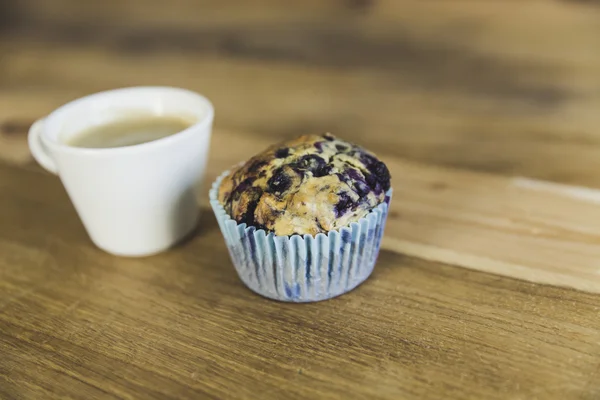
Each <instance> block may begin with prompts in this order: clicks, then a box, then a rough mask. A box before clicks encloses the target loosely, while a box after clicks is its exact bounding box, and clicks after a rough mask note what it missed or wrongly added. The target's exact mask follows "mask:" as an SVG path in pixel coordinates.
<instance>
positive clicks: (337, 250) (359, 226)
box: [209, 171, 392, 302]
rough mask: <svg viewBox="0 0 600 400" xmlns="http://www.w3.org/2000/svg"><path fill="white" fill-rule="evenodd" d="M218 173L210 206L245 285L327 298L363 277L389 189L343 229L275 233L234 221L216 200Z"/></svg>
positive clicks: (272, 293)
mask: <svg viewBox="0 0 600 400" xmlns="http://www.w3.org/2000/svg"><path fill="white" fill-rule="evenodd" d="M228 174H229V171H226V172H224V173H223V174H222V175H221V176H219V177H218V178H217V180H216V181H215V182H214V183H213V185H212V189H211V190H210V193H209V196H210V204H211V206H212V209H213V211H214V213H215V215H216V217H217V221H218V223H219V227H220V228H221V232H222V233H223V236H224V238H225V243H226V244H227V248H228V249H229V254H230V256H231V260H232V262H233V265H234V267H235V269H236V270H237V273H238V275H239V277H240V279H241V280H242V282H244V284H245V285H246V286H248V288H250V289H251V290H253V291H254V292H256V293H258V294H260V295H262V296H265V297H268V298H270V299H274V300H280V301H290V302H311V301H320V300H326V299H330V298H332V297H336V296H339V295H341V294H343V293H346V292H349V291H350V290H352V289H354V288H355V287H357V286H358V285H359V284H361V283H362V282H363V281H364V280H366V279H367V278H368V277H369V275H371V272H373V267H374V266H375V262H376V261H377V256H378V254H379V247H380V245H381V238H382V236H383V231H384V228H385V221H386V217H387V213H388V207H389V202H390V200H391V196H392V189H390V190H389V191H388V192H387V193H386V198H385V202H383V203H382V204H380V205H378V206H377V207H375V208H374V209H373V211H371V213H369V215H367V216H366V217H364V218H362V219H360V220H359V221H358V222H354V223H352V224H350V225H349V226H347V227H343V228H341V229H339V230H337V231H330V232H328V233H327V234H323V233H319V234H317V235H316V236H312V235H304V236H300V235H293V236H277V235H275V234H273V233H272V232H271V233H268V234H267V233H266V232H265V231H264V230H262V229H261V230H256V228H255V227H253V226H250V227H247V226H246V224H245V223H244V224H238V223H237V222H236V221H235V220H233V219H232V218H231V217H230V216H229V215H228V214H227V212H226V211H225V209H224V208H223V206H222V205H221V203H220V202H219V200H218V189H219V186H220V184H221V181H222V180H223V178H224V177H225V176H227V175H228Z"/></svg>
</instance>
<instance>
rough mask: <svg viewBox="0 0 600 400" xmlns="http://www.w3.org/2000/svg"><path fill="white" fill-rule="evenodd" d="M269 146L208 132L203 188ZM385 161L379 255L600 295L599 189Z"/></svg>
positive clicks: (228, 133)
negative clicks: (386, 187)
mask: <svg viewBox="0 0 600 400" xmlns="http://www.w3.org/2000/svg"><path fill="white" fill-rule="evenodd" d="M230 143H236V144H237V145H236V146H235V147H232V146H230V145H229V144H230ZM269 143H270V142H269V140H268V139H264V138H261V137H260V136H255V135H251V134H247V133H244V132H234V131H233V132H232V131H222V130H217V131H215V133H214V138H213V141H212V149H211V160H210V162H209V172H208V182H212V180H213V179H214V178H215V177H216V176H217V175H219V174H220V173H221V172H222V171H224V170H226V169H228V168H229V167H230V166H232V165H234V164H236V163H237V162H239V161H242V160H245V159H247V158H249V157H250V156H251V155H253V154H254V153H256V152H258V151H260V150H262V149H263V148H264V147H266V146H267V145H268V144H269ZM385 161H386V163H387V165H388V167H389V169H390V172H391V174H392V182H393V187H394V188H395V195H394V201H393V204H392V207H391V211H390V217H389V220H388V224H387V226H386V235H385V239H384V242H383V248H385V249H386V250H390V251H393V252H395V253H397V254H400V255H411V256H416V257H419V258H423V259H427V260H431V261H437V262H442V263H447V264H452V265H458V266H462V267H467V268H471V269H476V270H480V271H484V272H491V273H494V274H498V275H504V276H507V277H511V278H517V279H523V280H527V281H531V282H536V283H542V284H551V285H556V286H564V287H571V288H576V289H579V290H584V291H589V292H595V293H600V263H599V261H598V260H600V246H598V245H599V244H600V222H599V221H600V191H598V190H593V189H587V188H578V187H573V186H567V185H556V184H549V183H547V182H543V181H538V180H532V179H526V178H507V177H500V176H494V175H488V174H482V173H474V172H468V171H461V170H455V169H449V168H439V167H431V166H426V165H423V164H418V163H412V162H408V161H406V160H403V159H401V158H398V157H394V158H389V159H385ZM6 179H9V177H8V176H7V177H6ZM207 185H208V183H207ZM205 200H206V199H205ZM11 234H13V233H12V232H11Z"/></svg>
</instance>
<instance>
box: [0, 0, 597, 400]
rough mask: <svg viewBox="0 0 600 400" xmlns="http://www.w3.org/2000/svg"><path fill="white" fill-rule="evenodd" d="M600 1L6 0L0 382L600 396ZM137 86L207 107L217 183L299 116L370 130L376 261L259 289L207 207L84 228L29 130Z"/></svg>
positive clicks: (310, 123)
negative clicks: (182, 235) (136, 229)
mask: <svg viewBox="0 0 600 400" xmlns="http://www.w3.org/2000/svg"><path fill="white" fill-rule="evenodd" d="M599 21H600V6H599V5H598V3H597V2H593V1H573V0H571V1H567V0H563V1H550V0H524V1H519V2H506V1H496V0H484V1H478V2H473V1H467V0H457V1H452V2H448V1H444V0H428V1H416V0H410V1H408V0H402V1H396V0H331V1H321V0H306V1H302V2H284V1H277V0H260V1H257V2H247V1H244V0H230V1H221V0H219V1H216V0H209V1H202V2H197V1H194V0H173V1H171V2H170V3H169V6H168V7H165V3H164V2H162V1H159V0H130V1H127V2H121V1H117V0H108V1H104V2H81V1H76V0H51V1H46V0H19V1H16V0H8V1H4V2H0V398H1V399H11V400H12V399H40V398H43V399H52V398H60V399H86V400H87V399H95V398H102V399H104V398H106V399H138V398H143V399H148V398H149V399H152V398H156V399H196V398H214V399H229V398H231V399H251V398H260V399H265V400H268V399H280V398H282V397H286V398H290V399H305V398H319V399H320V398H323V399H349V398H352V399H354V398H357V399H405V398H406V399H410V398H418V399H440V398H444V399H498V400H500V399H502V400H505V399H508V400H520V399H523V400H525V399H527V400H534V399H540V400H541V399H543V400H547V399H561V400H562V399H577V400H592V399H597V398H600V321H599V319H598V316H599V315H600V308H599V307H600V297H599V296H600V295H599V294H598V293H599V291H600V289H599V288H600V274H599V273H598V271H600V265H599V264H598V261H597V260H598V259H599V257H598V256H599V255H600V254H599V253H600V250H599V246H598V244H599V243H600V237H599V233H600V225H599V224H600V223H599V222H597V221H600V211H599V210H600V204H599V203H600V194H599V192H598V190H599V189H600V174H599V173H598V168H599V167H600V161H599V160H600V158H599V157H598V154H600V133H599V132H600V131H599V129H598V127H599V126H600V117H599V114H598V109H599V108H600V75H599V74H598V73H597V72H598V71H599V70H600V51H599V50H598V43H600V23H599ZM147 84H151V85H173V86H182V87H186V88H190V89H193V90H197V91H199V92H202V93H204V94H206V95H207V96H208V97H209V98H210V99H211V100H212V101H213V103H214V104H215V107H216V120H215V130H214V136H213V138H214V139H213V144H212V151H211V159H210V162H209V172H208V179H209V180H211V179H213V178H214V177H215V176H216V175H217V174H218V173H220V172H221V171H222V170H224V169H226V168H228V167H229V166H230V165H231V164H233V163H234V162H237V161H239V160H243V159H245V158H247V157H248V156H249V155H251V154H252V153H254V152H255V151H258V150H261V149H262V148H263V147H264V146H265V145H267V144H270V143H272V142H274V141H277V140H281V139H284V138H288V137H291V136H294V135H297V134H300V133H307V132H323V131H331V132H333V133H335V134H337V135H339V136H342V137H344V138H346V139H348V140H352V141H355V142H357V143H360V144H363V145H365V146H366V147H368V148H370V149H372V150H374V151H375V152H377V153H378V154H379V155H380V156H381V157H382V158H383V159H384V160H385V161H386V163H387V164H388V165H389V167H390V169H391V171H392V175H393V184H394V188H395V196H394V197H395V198H394V202H393V205H392V210H391V215H390V220H389V223H388V225H387V228H386V229H387V230H386V236H385V239H384V243H383V251H382V253H381V255H380V258H379V261H378V264H377V267H376V270H375V273H374V274H373V276H372V277H371V278H370V279H369V280H368V281H367V282H366V283H365V284H364V285H362V286H360V287H359V288H358V289H356V290H355V291H353V292H352V293H351V294H349V295H346V296H342V297H340V298H337V299H334V300H331V301H327V302H323V303H318V304H307V305H301V306H298V305H289V304H281V303H277V302H272V301H269V300H266V299H263V298H261V297H258V296H256V295H254V294H252V293H251V292H250V291H248V290H247V289H245V287H244V286H243V285H242V284H241V283H240V281H239V279H238V278H237V276H236V275H235V272H234V270H233V268H232V266H231V263H230V261H229V258H228V255H227V250H226V248H225V245H224V243H223V240H222V238H221V235H220V233H219V232H218V227H217V224H216V221H215V220H214V218H213V217H212V215H211V212H210V211H209V209H208V207H206V204H204V205H203V220H202V223H201V225H200V227H199V229H198V232H197V233H196V235H195V236H194V237H192V238H190V239H189V240H188V241H186V242H184V243H182V244H181V245H180V246H177V247H176V248H174V249H172V250H171V251H168V252H165V253H163V254H160V255H158V256H154V257H149V258H143V259H123V258H117V257H112V256H110V255H108V254H105V253H103V252H102V251H100V250H98V249H96V248H95V247H94V246H93V245H92V243H91V242H90V240H89V239H88V237H87V235H86V233H85V231H84V229H83V227H82V225H81V223H80V221H79V220H78V218H77V215H76V213H75V211H74V210H73V207H72V205H71V204H70V202H69V200H68V198H67V196H66V194H65V192H64V189H62V187H61V185H60V181H59V180H58V179H57V178H56V177H53V176H50V175H49V174H47V173H45V172H43V171H42V170H41V168H39V167H38V166H36V165H35V163H34V162H33V161H32V159H31V156H30V155H29V152H28V150H27V145H26V132H27V129H28V127H29V125H30V124H31V123H32V122H33V121H35V120H36V119H37V118H40V117H42V116H44V115H46V114H47V113H49V112H50V111H52V110H53V109H54V108H56V107H58V106H60V105H61V104H63V103H65V102H67V101H69V100H71V99H74V98H77V97H79V96H82V95H85V94H88V93H92V92H96V91H99V90H104V89H111V88H114V87H121V86H131V85H147ZM463 267H466V268H463ZM515 278H518V279H515ZM569 288H576V289H578V290H579V291H576V290H572V289H569Z"/></svg>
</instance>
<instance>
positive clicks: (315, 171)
mask: <svg viewBox="0 0 600 400" xmlns="http://www.w3.org/2000/svg"><path fill="white" fill-rule="evenodd" d="M389 188H390V173H389V171H388V169H387V167H386V166H385V164H384V163H383V162H381V161H380V160H378V159H377V158H376V157H375V155H374V154H372V153H370V152H368V151H366V150H364V149H363V148H361V147H359V146H356V145H354V144H351V143H348V142H345V141H343V140H340V139H337V138H335V137H334V136H333V135H331V134H325V135H304V136H300V137H299V138H297V139H293V140H290V141H287V142H283V143H279V144H276V145H273V146H271V147H269V148H268V149H266V150H265V151H263V152H262V153H260V154H258V155H256V156H254V157H252V158H251V159H250V160H248V161H247V162H246V163H245V164H243V165H241V166H239V167H237V168H235V169H234V170H232V171H231V173H230V174H229V175H227V176H226V177H225V178H224V179H223V181H222V182H221V185H220V187H219V201H220V202H221V204H222V205H223V207H224V208H225V211H226V212H227V213H228V214H229V216H230V217H231V218H233V219H234V220H236V222H238V223H240V224H241V223H246V224H247V225H248V226H254V227H255V228H256V229H264V230H265V231H267V232H274V233H275V234H276V235H294V234H299V235H304V234H309V235H316V234H317V233H327V232H329V231H331V230H336V229H339V228H342V227H344V226H347V225H349V224H350V223H352V222H356V221H358V220H360V219H361V218H363V217H365V216H366V215H367V214H369V212H370V211H371V210H372V209H373V208H375V207H376V206H377V205H379V204H380V203H381V202H383V201H384V200H385V193H386V192H387V190H388V189H389Z"/></svg>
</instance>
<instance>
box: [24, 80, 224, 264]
mask: <svg viewBox="0 0 600 400" xmlns="http://www.w3.org/2000/svg"><path fill="white" fill-rule="evenodd" d="M132 114H135V115H150V116H156V115H168V116H183V117H185V118H190V117H191V118H193V120H194V121H195V123H194V124H193V125H192V126H190V127H189V128H187V129H185V130H183V131H181V132H179V133H176V134H174V135H171V136H167V137H164V138H161V139H158V140H154V141H151V142H147V143H143V144H139V145H134V146H127V147H115V148H106V149H105V148H103V149H89V148H79V147H72V146H69V145H67V144H66V142H67V141H68V139H69V138H70V137H72V136H73V135H76V134H78V133H79V132H81V131H83V130H85V129H88V128H90V127H93V126H96V125H102V124H105V123H107V122H110V121H113V120H117V119H120V118H127V117H128V116H131V115H132ZM213 115H214V110H213V106H212V104H211V103H210V101H209V100H208V99H206V98H205V97H203V96H201V95H199V94H197V93H194V92H191V91H188V90H184V89H178V88H171V87H133V88H125V89H116V90H110V91H107V92H101V93H96V94H93V95H90V96H86V97H83V98H80V99H78V100H75V101H72V102H70V103H68V104H66V105H64V106H62V107H60V108H58V109H57V110H55V111H54V112H52V113H51V114H50V115H49V116H47V117H46V118H42V119H40V120H38V121H37V122H35V123H34V124H33V125H32V126H31V128H30V130H29V147H30V149H31V152H32V154H33V156H34V158H35V159H36V160H37V162H38V163H40V165H42V166H43V167H44V168H45V169H47V170H48V171H50V172H52V173H54V174H57V175H58V176H59V177H60V179H61V181H62V183H63V185H64V186H65V188H66V190H67V193H68V194H69V197H70V198H71V201H72V202H73V204H74V206H75V209H76V210H77V213H78V214H79V217H80V218H81V220H82V222H83V225H84V226H85V228H86V230H87V232H88V234H89V235H90V237H91V239H92V241H93V242H94V243H95V244H96V245H97V246H98V247H100V248H101V249H103V250H105V251H107V252H109V253H112V254H115V255H122V256H145V255H150V254H154V253H157V252H160V251H162V250H165V249H167V248H169V247H171V246H172V245H173V244H175V243H176V242H178V241H179V240H180V239H182V238H183V237H184V236H186V235H187V234H188V233H190V232H191V231H192V230H193V229H194V228H195V226H196V224H197V221H198V217H199V206H198V201H197V199H198V194H199V191H200V190H201V189H202V184H203V176H204V172H205V168H206V161H207V158H208V149H209V146H210V136H211V130H212V121H213Z"/></svg>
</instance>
